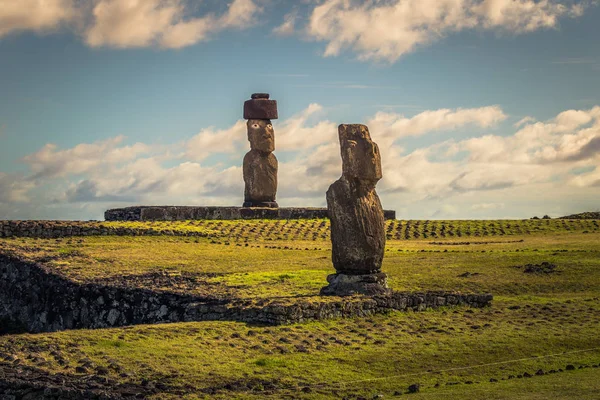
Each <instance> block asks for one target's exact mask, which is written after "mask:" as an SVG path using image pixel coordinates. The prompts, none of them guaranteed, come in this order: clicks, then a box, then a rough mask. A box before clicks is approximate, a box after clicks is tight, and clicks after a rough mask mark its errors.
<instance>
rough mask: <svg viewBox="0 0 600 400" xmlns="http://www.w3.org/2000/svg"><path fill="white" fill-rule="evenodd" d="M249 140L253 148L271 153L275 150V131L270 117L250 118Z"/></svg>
mask: <svg viewBox="0 0 600 400" xmlns="http://www.w3.org/2000/svg"><path fill="white" fill-rule="evenodd" d="M246 126H247V127H248V141H250V148H251V149H252V150H258V151H262V152H264V153H271V152H272V151H274V150H275V131H274V130H273V125H271V120H270V119H249V120H248V122H247V123H246Z"/></svg>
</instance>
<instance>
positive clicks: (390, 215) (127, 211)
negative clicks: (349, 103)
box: [104, 206, 396, 221]
mask: <svg viewBox="0 0 600 400" xmlns="http://www.w3.org/2000/svg"><path fill="white" fill-rule="evenodd" d="M383 213H384V217H385V219H396V211H394V210H384V212H383ZM314 218H328V215H327V209H326V208H313V207H282V208H246V207H203V206H134V207H126V208H113V209H111V210H107V211H106V212H105V213H104V219H105V220H106V221H181V220H190V219H223V220H232V219H314Z"/></svg>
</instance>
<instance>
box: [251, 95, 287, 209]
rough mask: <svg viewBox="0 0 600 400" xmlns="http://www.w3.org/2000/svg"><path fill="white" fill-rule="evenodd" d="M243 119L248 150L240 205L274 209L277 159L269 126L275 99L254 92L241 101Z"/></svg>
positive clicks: (275, 102)
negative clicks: (241, 203)
mask: <svg viewBox="0 0 600 400" xmlns="http://www.w3.org/2000/svg"><path fill="white" fill-rule="evenodd" d="M244 119H247V120H248V122H247V123H246V126H247V127H248V141H249V142H250V151H249V152H248V153H246V156H245V157H244V166H243V170H244V183H245V189H244V205H243V207H269V208H277V207H279V206H278V205H277V203H276V202H275V196H276V194H277V158H276V157H275V155H274V154H273V151H274V150H275V131H274V130H273V125H271V120H272V119H277V101H276V100H269V94H268V93H254V94H253V95H252V96H251V99H250V100H247V101H246V102H245V103H244Z"/></svg>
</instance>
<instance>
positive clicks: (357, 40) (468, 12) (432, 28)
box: [306, 0, 584, 62]
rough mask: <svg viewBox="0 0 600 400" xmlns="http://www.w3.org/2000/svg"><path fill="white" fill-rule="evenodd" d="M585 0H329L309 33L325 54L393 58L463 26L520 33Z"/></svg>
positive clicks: (572, 11) (577, 10)
mask: <svg viewBox="0 0 600 400" xmlns="http://www.w3.org/2000/svg"><path fill="white" fill-rule="evenodd" d="M583 12H584V3H581V2H579V3H575V4H573V5H571V6H566V5H563V4H560V3H558V2H557V1H553V0H539V1H534V0H390V1H368V2H363V1H357V0H325V1H323V2H321V3H320V4H319V5H317V6H315V7H314V9H313V10H312V13H311V15H310V17H309V23H308V26H307V28H306V32H307V34H308V36H309V37H311V38H313V39H315V40H319V41H325V42H327V45H326V48H325V51H324V55H325V56H336V55H339V54H340V52H341V51H342V50H344V49H352V50H353V51H354V52H356V53H357V54H358V58H359V59H361V60H379V61H387V62H394V61H396V60H397V59H398V58H399V57H401V56H402V55H403V54H406V53H409V52H411V51H414V50H415V48H416V47H417V46H422V45H427V44H430V43H432V42H435V41H437V40H439V39H440V38H442V37H444V36H446V35H448V34H450V33H453V32H459V31H462V30H465V29H487V30H496V31H502V32H508V33H512V34H522V33H526V32H532V31H535V30H538V29H545V28H546V29H547V28H553V27H555V26H556V25H557V23H558V20H559V18H561V17H565V16H569V17H577V16H580V15H582V14H583Z"/></svg>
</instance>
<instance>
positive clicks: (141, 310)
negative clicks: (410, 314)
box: [0, 255, 492, 332]
mask: <svg viewBox="0 0 600 400" xmlns="http://www.w3.org/2000/svg"><path fill="white" fill-rule="evenodd" d="M311 300H312V301H311ZM491 300H492V296H491V295H489V294H481V295H477V294H466V295H465V294H459V293H443V292H439V293H438V292H436V293H401V292H395V293H394V294H393V295H391V296H379V297H372V298H367V297H351V298H340V299H339V300H335V301H331V299H321V298H320V297H318V296H315V297H313V298H310V299H309V300H306V299H298V301H297V302H294V303H289V302H287V303H280V302H278V301H277V300H264V301H259V302H252V301H227V300H220V299H211V298H198V297H194V296H185V295H180V294H176V293H168V292H157V291H152V290H150V289H136V288H124V287H114V286H109V285H100V284H80V283H77V282H73V281H71V280H69V279H67V278H66V277H63V276H60V275H58V274H56V273H55V272H54V271H52V270H51V269H49V268H47V267H45V266H44V265H40V264H36V263H32V262H29V261H24V260H20V259H18V258H16V257H12V256H6V255H1V256H0V321H2V320H4V321H10V323H11V326H12V327H15V326H21V327H22V329H23V330H25V331H28V332H49V331H58V330H64V329H78V328H107V327H115V326H125V325H133V324H152V323H161V322H182V321H214V320H223V321H242V322H248V323H255V324H270V325H279V324H289V323H296V322H303V321H310V320H321V319H328V318H340V317H355V316H368V315H372V314H375V313H383V312H388V311H390V310H409V309H411V310H415V311H423V310H425V309H427V308H436V307H441V306H453V305H467V306H471V307H484V306H487V305H489V304H490V302H491ZM1 330H2V327H0V331H1Z"/></svg>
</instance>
